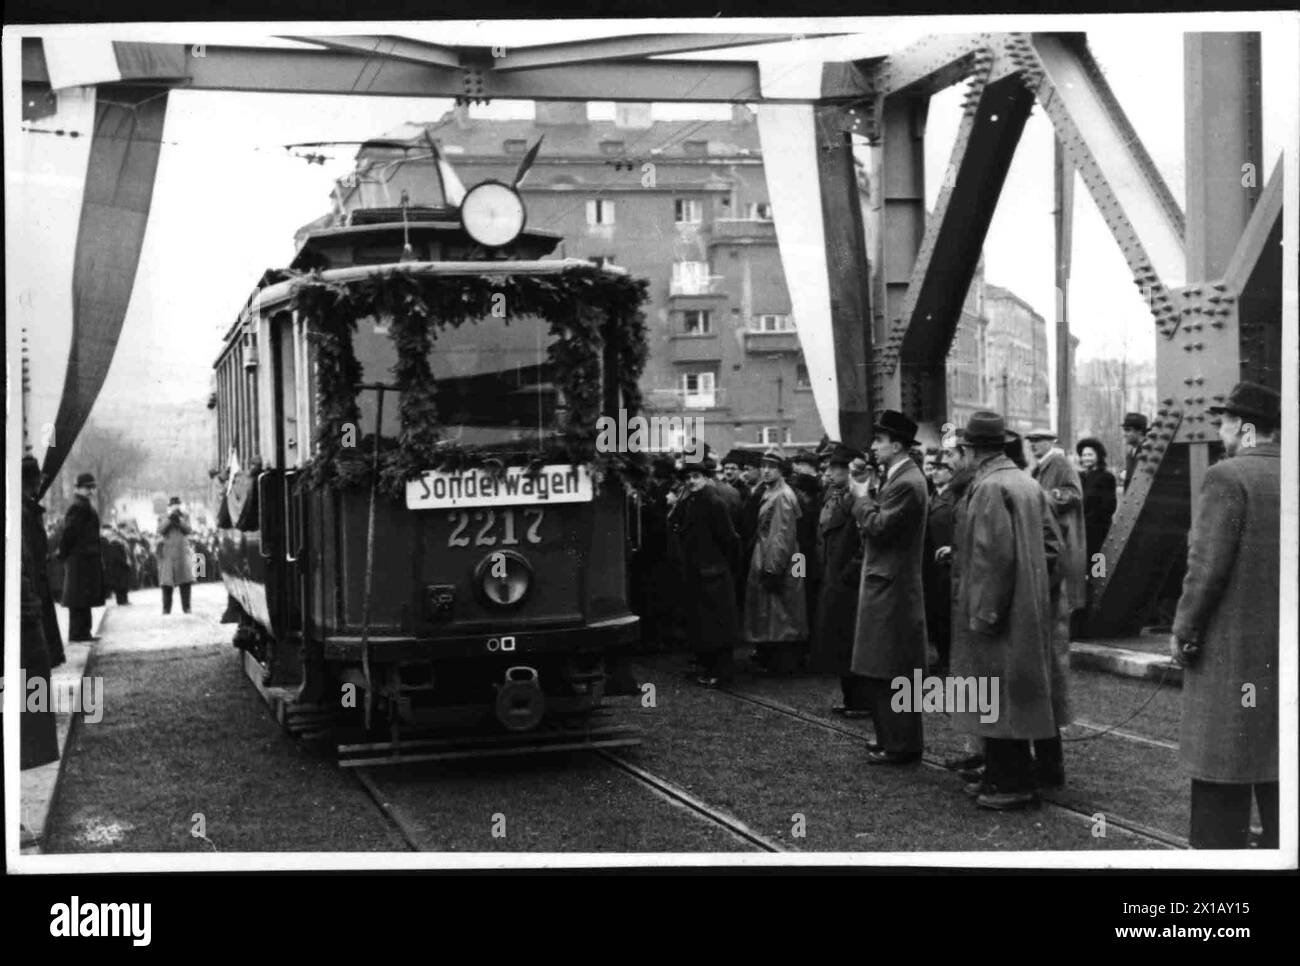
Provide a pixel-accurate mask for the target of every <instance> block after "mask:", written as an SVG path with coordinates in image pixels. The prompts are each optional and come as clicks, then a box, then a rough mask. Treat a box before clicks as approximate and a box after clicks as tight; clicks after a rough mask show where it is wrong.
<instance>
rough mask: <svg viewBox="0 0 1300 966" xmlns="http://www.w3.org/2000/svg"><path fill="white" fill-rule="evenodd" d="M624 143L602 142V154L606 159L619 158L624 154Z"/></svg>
mask: <svg viewBox="0 0 1300 966" xmlns="http://www.w3.org/2000/svg"><path fill="white" fill-rule="evenodd" d="M623 148H624V142H622V141H601V142H600V153H601V154H603V155H605V156H606V157H610V158H612V157H617V156H619V155H621V154H622V153H623Z"/></svg>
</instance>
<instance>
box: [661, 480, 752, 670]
mask: <svg viewBox="0 0 1300 966" xmlns="http://www.w3.org/2000/svg"><path fill="white" fill-rule="evenodd" d="M711 464H712V460H707V461H705V462H702V463H687V464H686V465H685V466H684V467H683V470H682V474H683V476H685V478H686V492H685V493H684V494H683V496H682V497H681V499H679V500H678V501H677V503H676V504H674V506H673V508H672V511H671V512H670V513H669V514H668V527H669V529H670V531H671V533H672V540H671V541H670V546H671V547H672V548H673V553H674V556H675V558H676V563H677V567H678V571H679V573H680V575H681V588H682V592H681V598H680V600H681V608H682V612H683V617H684V623H685V627H686V639H687V643H688V645H689V646H690V648H691V650H692V651H694V652H695V655H696V660H697V661H698V662H699V664H700V668H701V672H702V673H701V675H700V676H699V677H698V678H697V681H698V682H699V683H700V684H702V685H704V686H705V687H718V686H719V685H720V684H725V683H726V682H727V681H728V680H729V679H730V677H731V669H732V656H733V651H734V649H735V646H736V640H737V638H738V637H739V634H738V633H737V621H736V597H735V581H734V578H733V576H732V574H733V573H734V571H735V568H736V566H737V564H738V563H739V561H740V538H739V537H737V536H736V531H735V528H734V527H733V526H732V524H731V515H730V514H729V513H728V512H727V507H726V505H725V504H724V503H723V502H722V499H721V497H720V496H719V495H718V493H717V492H716V491H715V489H714V487H713V486H712V485H711V483H710V479H709V477H710V475H711V473H712V469H713V467H712V465H711Z"/></svg>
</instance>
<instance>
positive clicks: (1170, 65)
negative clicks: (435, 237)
mask: <svg viewBox="0 0 1300 966" xmlns="http://www.w3.org/2000/svg"><path fill="white" fill-rule="evenodd" d="M997 19H998V20H999V21H1001V22H994V21H992V20H990V21H981V22H979V23H978V24H976V23H973V22H972V21H970V20H967V21H966V22H964V23H963V22H961V21H960V20H958V19H954V18H949V19H946V20H944V21H942V22H935V23H933V24H926V23H925V22H923V21H920V20H916V19H910V20H907V21H876V22H870V23H868V22H866V21H862V20H858V21H844V20H840V21H824V22H819V21H777V20H772V21H734V22H728V23H726V24H723V23H720V22H718V21H700V22H688V23H686V24H685V27H686V29H691V30H696V31H703V30H705V29H715V30H725V31H728V32H729V31H737V32H786V31H789V32H790V33H792V34H793V33H796V32H799V33H807V34H812V33H817V32H821V31H825V30H833V31H861V33H858V35H857V36H855V37H854V38H852V39H849V40H836V41H833V42H815V41H804V42H803V43H801V44H799V45H798V47H799V48H802V49H801V50H798V51H796V52H794V53H792V54H789V55H787V56H794V57H802V58H807V57H816V58H817V59H827V60H838V59H846V58H848V57H862V56H872V55H878V54H884V53H888V52H889V51H890V50H892V49H897V48H898V47H899V46H901V45H903V44H906V43H908V42H910V41H912V40H914V39H916V38H917V37H919V36H921V35H923V34H924V33H928V32H941V31H943V30H961V31H969V30H972V29H979V30H1001V29H1056V30H1060V29H1076V30H1078V29H1086V30H1087V31H1088V39H1089V42H1090V45H1091V47H1092V50H1093V52H1094V54H1095V56H1096V57H1097V59H1098V61H1099V62H1100V64H1101V66H1102V68H1103V70H1104V72H1105V74H1106V76H1107V78H1108V79H1109V81H1110V83H1111V85H1112V86H1113V88H1114V90H1115V92H1116V94H1117V96H1118V98H1119V100H1120V102H1121V103H1122V104H1123V106H1124V108H1125V110H1126V111H1127V113H1128V115H1129V117H1130V119H1131V120H1132V123H1133V125H1134V127H1135V128H1136V130H1137V132H1138V134H1139V135H1140V136H1141V138H1142V140H1143V141H1144V143H1145V144H1146V146H1147V148H1148V150H1149V151H1150V153H1151V154H1152V156H1153V157H1154V159H1155V162H1156V164H1157V166H1158V167H1159V169H1160V171H1161V173H1162V174H1163V175H1164V177H1165V179H1166V180H1167V182H1168V183H1169V186H1170V188H1171V190H1172V191H1173V193H1174V196H1175V198H1177V199H1178V200H1179V202H1180V203H1181V202H1182V201H1183V191H1184V185H1183V154H1184V150H1183V65H1182V46H1183V31H1184V30H1185V29H1188V27H1189V25H1190V24H1189V21H1187V20H1186V19H1182V18H1178V17H1175V16H1147V17H1142V18H1138V19H1129V18H1124V17H1119V16H1110V17H1105V18H1099V19H1098V18H1090V19H1088V21H1087V23H1084V22H1082V21H1079V22H1078V23H1076V24H1062V23H1061V22H1060V21H1047V20H1044V19H1043V18H1038V19H1037V20H1036V21H1034V22H1030V21H1028V20H1025V19H1023V18H1022V19H1021V20H1019V21H1011V20H1004V19H1003V18H997ZM1290 24H1291V25H1290V26H1289V27H1288V28H1287V29H1285V30H1284V29H1276V30H1265V31H1264V72H1265V87H1264V114H1265V125H1264V143H1265V158H1266V163H1265V166H1264V171H1263V172H1262V173H1261V184H1262V183H1263V180H1264V179H1266V178H1267V175H1268V172H1269V171H1271V170H1272V166H1273V162H1274V160H1275V159H1276V158H1277V156H1278V154H1279V152H1280V150H1281V146H1282V144H1283V143H1285V142H1286V140H1287V138H1288V137H1289V138H1290V139H1291V143H1294V142H1295V137H1296V135H1295V127H1294V124H1295V113H1296V106H1295V100H1294V93H1295V85H1294V83H1289V81H1291V80H1292V79H1293V78H1294V74H1293V73H1291V70H1292V68H1291V66H1290V65H1288V63H1287V58H1291V59H1293V58H1294V56H1295V50H1296V33H1295V29H1294V21H1291V22H1290ZM672 26H674V24H673V22H664V21H660V22H657V23H648V22H647V23H640V24H638V23H635V22H626V21H625V22H620V23H618V24H615V25H610V24H599V23H595V24H592V23H583V22H559V21H553V22H549V23H536V22H534V23H529V24H526V25H522V26H520V25H513V24H508V23H482V24H478V25H474V24H465V25H453V24H446V25H434V26H429V25H418V24H398V25H394V24H388V25H383V26H382V28H380V27H379V26H378V25H374V27H373V29H374V30H375V32H384V33H395V34H403V35H408V36H417V37H423V38H426V39H429V40H436V41H440V42H444V43H482V44H500V45H503V46H507V47H509V46H519V45H524V44H531V43H540V42H550V41H558V40H563V39H572V38H575V37H581V36H593V35H603V34H615V33H636V32H662V31H667V30H669V29H671V27H672ZM1258 26H1259V22H1258V21H1256V22H1255V27H1256V29H1257V28H1258ZM311 29H312V28H311V27H309V26H302V25H295V26H294V27H293V28H292V29H290V28H288V27H287V26H279V27H276V28H274V29H268V28H266V27H265V26H262V27H256V28H239V27H237V26H232V25H217V26H212V27H208V26H204V25H186V26H185V27H184V28H182V30H181V35H179V36H177V35H176V34H175V33H174V32H173V33H171V34H169V35H168V39H173V40H176V39H181V40H184V41H186V42H205V43H218V42H238V43H245V44H247V43H251V42H259V43H266V44H272V43H280V44H282V43H283V42H280V41H274V40H272V39H271V35H272V34H273V33H275V32H285V33H297V34H301V33H306V32H309V31H310V30H311ZM368 29H371V28H368V27H367V25H364V24H349V25H348V29H347V32H348V33H364V32H367V30H368ZM1219 29H1226V28H1225V27H1220V28H1219ZM143 30H144V28H136V27H131V28H121V27H119V28H115V30H114V32H113V36H115V37H116V38H117V39H127V37H128V34H129V35H130V38H131V39H153V38H152V37H146V36H145V35H144V33H143V32H142V31H143ZM250 30H251V32H250ZM335 30H336V31H337V28H335ZM319 32H324V31H323V30H321V31H319ZM154 36H156V37H157V39H163V36H162V35H161V34H155V35H154ZM758 52H759V48H748V49H747V50H740V51H734V52H730V53H727V54H725V55H724V54H718V55H713V54H709V55H705V56H719V57H722V56H727V57H730V56H737V57H746V56H753V55H755V54H757V53H758ZM692 56H701V55H692ZM762 56H765V57H771V56H773V50H772V49H771V48H767V49H763V50H762ZM961 95H962V88H961V87H958V88H954V89H952V90H950V91H947V92H945V93H944V94H941V95H940V96H938V97H936V98H935V99H934V101H933V102H932V106H931V111H930V115H929V126H928V129H927V134H926V148H927V195H928V198H927V200H928V202H929V203H930V204H933V201H934V198H935V196H936V195H937V193H938V186H939V183H940V181H941V179H942V176H943V172H944V169H945V168H946V166H947V163H948V157H949V151H950V149H951V145H952V141H953V137H954V135H955V132H956V130H957V125H958V122H959V120H960V101H961ZM1288 98H1290V99H1289V100H1288ZM449 106H450V102H449V101H447V100H442V99H429V100H422V99H413V98H374V97H343V96H328V97H327V96H306V95H272V94H233V93H213V92H187V91H184V90H180V91H176V92H174V93H173V94H172V95H171V101H170V104H169V107H168V113H167V124H166V131H165V134H164V138H165V140H166V141H168V142H176V143H175V144H168V145H166V146H165V147H164V149H163V152H162V157H161V161H160V164H159V169H158V177H157V184H156V188H155V192H154V200H153V210H152V214H151V219H150V223H149V228H148V231H147V233H146V237H145V244H144V251H143V253H142V258H141V264H140V270H139V275H138V278H137V280H136V286H135V292H134V295H133V299H132V303H131V307H130V311H129V312H128V317H127V322H126V325H125V328H124V330H123V334H122V340H121V344H120V347H119V350H118V355H117V358H116V359H115V362H114V365H113V369H112V371H111V372H110V375H109V380H108V383H107V385H106V386H105V390H104V395H105V397H109V398H112V397H121V396H126V397H130V398H140V395H141V393H142V390H143V389H145V387H147V391H148V393H149V394H153V395H158V396H166V397H168V398H176V399H179V398H185V397H190V398H192V397H194V396H196V395H201V394H205V393H206V391H207V385H208V379H209V375H210V366H211V363H212V359H213V357H214V355H215V353H216V351H217V349H218V347H219V344H220V336H221V334H222V333H223V332H224V330H225V329H226V327H227V326H228V325H229V324H230V323H231V321H232V320H233V319H234V317H235V315H236V313H237V312H238V311H239V308H240V306H241V304H242V303H243V301H244V299H245V298H246V297H247V295H248V293H249V291H250V290H251V287H252V285H253V282H254V281H255V279H256V278H257V277H258V276H259V275H260V274H261V272H262V271H263V270H264V269H266V268H268V267H273V266H283V265H284V264H286V263H287V262H288V260H289V258H290V257H291V255H292V254H293V245H292V236H293V232H294V230H295V229H296V228H298V227H299V226H300V225H302V224H303V223H305V222H307V221H309V220H311V219H313V218H315V217H317V216H319V215H320V214H322V213H324V212H325V211H326V210H327V208H328V198H329V192H330V189H331V187H332V184H333V181H334V179H335V178H336V177H338V176H340V175H342V174H344V173H345V172H346V171H347V170H349V169H350V168H351V167H352V163H353V155H354V152H355V148H352V147H348V146H339V147H333V148H325V149H324V153H326V154H327V155H329V156H330V160H329V161H327V162H326V163H325V164H324V165H314V164H308V163H307V162H305V161H304V160H301V159H299V158H295V157H292V156H290V155H289V154H287V153H286V151H285V150H284V148H283V145H285V144H286V143H291V142H299V141H329V140H359V139H364V138H367V137H371V136H374V135H377V134H380V133H382V132H384V131H386V130H388V129H390V128H393V127H396V126H397V125H399V124H401V123H402V122H405V121H413V122H421V121H429V120H433V119H436V118H437V117H439V116H440V115H441V114H442V113H443V112H444V111H445V110H447V109H448V108H449ZM529 111H530V106H529V105H527V104H519V103H515V104H509V103H498V104H494V105H493V106H492V107H491V108H490V109H487V110H485V111H480V112H479V113H481V114H482V115H483V116H512V115H513V116H518V115H519V114H521V113H522V114H523V115H524V116H527V114H528V113H529ZM592 113H593V116H606V115H611V114H612V105H609V104H605V105H593V107H592ZM655 115H656V117H659V118H664V119H675V118H690V117H703V116H723V117H725V116H727V115H728V108H727V107H726V106H720V107H719V108H718V109H717V110H716V111H710V110H708V109H701V108H698V107H690V106H675V105H656V106H655ZM1288 125H1289V126H1288ZM26 136H27V137H34V136H35V135H26ZM1052 207H1053V203H1052V129H1051V125H1050V123H1049V122H1048V121H1047V120H1046V117H1045V116H1044V114H1043V112H1042V111H1041V109H1040V108H1038V107H1037V105H1035V109H1034V112H1033V114H1032V115H1031V118H1030V120H1029V123H1028V125H1027V126H1026V129H1025V133H1024V137H1023V139H1022V141H1021V143H1020V148H1019V151H1018V153H1017V155H1016V159H1015V161H1014V163H1013V165H1012V168H1011V172H1010V175H1009V178H1008V181H1007V185H1006V189H1005V190H1004V192H1003V195H1002V198H1001V200H1000V202H999V206H998V209H997V214H996V216H995V218H994V221H993V225H992V229H991V231H990V234H989V237H988V241H987V243H986V247H985V254H986V278H987V280H988V281H990V282H993V283H995V284H998V285H1003V286H1006V287H1008V288H1010V289H1012V290H1014V291H1015V292H1017V293H1018V294H1019V295H1021V296H1022V297H1024V298H1025V299H1027V300H1028V301H1029V302H1030V303H1032V304H1033V305H1034V306H1035V307H1036V308H1037V309H1038V311H1039V312H1040V313H1041V314H1043V315H1044V316H1045V317H1046V318H1047V319H1048V321H1049V328H1050V323H1051V320H1052V317H1053V302H1054V295H1053V292H1054V286H1053V273H1052V262H1053V247H1052V217H1051V212H1052ZM74 223H75V222H74ZM1074 224H1075V235H1074V267H1073V287H1072V299H1071V306H1070V308H1071V317H1072V320H1073V331H1074V334H1076V335H1077V336H1079V338H1080V347H1079V353H1080V357H1083V358H1086V357H1090V356H1097V355H1103V356H1104V355H1115V354H1118V353H1120V352H1122V351H1125V344H1126V343H1127V350H1126V351H1127V352H1128V353H1129V355H1130V356H1131V357H1139V358H1154V352H1155V343H1154V335H1153V323H1152V321H1151V318H1150V315H1149V313H1148V312H1147V310H1146V306H1145V304H1144V303H1143V302H1142V301H1141V299H1140V298H1139V297H1138V295H1137V289H1136V287H1135V286H1134V285H1133V282H1132V280H1131V276H1130V274H1129V272H1128V270H1127V267H1126V266H1125V263H1124V261H1123V258H1122V257H1121V255H1120V252H1119V249H1118V247H1117V246H1116V245H1115V243H1114V241H1113V240H1112V238H1111V236H1110V234H1109V231H1108V230H1107V228H1106V226H1105V224H1104V222H1103V221H1102V220H1101V218H1100V216H1099V215H1098V213H1097V211H1096V208H1095V206H1094V205H1093V202H1092V201H1091V198H1090V197H1089V195H1088V194H1087V192H1086V191H1085V190H1084V188H1083V185H1082V183H1081V182H1079V183H1078V185H1077V187H1076V209H1075V223H1074ZM160 360H167V365H164V366H160V365H159V361H160ZM56 391H57V390H56Z"/></svg>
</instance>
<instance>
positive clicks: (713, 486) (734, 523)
mask: <svg viewBox="0 0 1300 966" xmlns="http://www.w3.org/2000/svg"><path fill="white" fill-rule="evenodd" d="M705 488H706V489H709V490H712V491H713V492H714V493H715V494H717V497H718V499H720V500H721V501H722V505H723V506H725V507H726V508H727V516H728V517H730V518H731V528H732V529H733V530H735V531H736V532H737V533H739V532H740V516H741V513H742V511H743V509H744V505H745V501H744V500H743V499H742V498H741V496H740V491H739V490H737V489H736V488H735V487H734V486H732V485H731V484H730V483H727V482H726V481H725V480H709V481H708V483H706V484H705Z"/></svg>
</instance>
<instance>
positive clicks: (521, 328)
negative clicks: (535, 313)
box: [353, 317, 564, 446]
mask: <svg viewBox="0 0 1300 966" xmlns="http://www.w3.org/2000/svg"><path fill="white" fill-rule="evenodd" d="M506 323H507V320H505V319H498V318H491V317H488V318H481V319H479V320H478V321H477V322H472V323H466V324H465V325H462V326H461V327H460V328H458V329H451V328H448V329H444V330H442V331H441V332H439V333H438V338H437V340H436V341H435V342H434V348H433V352H432V353H431V355H430V358H429V364H430V368H431V369H432V370H433V378H434V383H435V385H436V387H437V407H438V418H439V421H440V423H441V424H442V430H443V437H444V439H449V440H455V441H456V442H458V443H459V444H460V445H462V446H501V445H510V444H515V443H520V444H531V443H536V442H537V441H538V440H539V439H543V440H544V439H547V438H549V437H553V436H555V435H557V432H558V425H559V422H560V419H561V415H562V412H563V407H564V399H563V394H562V392H561V390H560V388H559V386H558V385H557V384H556V380H555V373H554V371H553V367H552V366H551V365H550V364H549V363H548V362H547V348H548V346H549V345H550V343H551V341H552V337H551V335H550V333H549V331H548V328H547V326H546V323H545V322H543V321H541V320H539V319H534V318H528V317H516V318H512V319H510V320H509V324H506ZM353 345H354V346H355V350H356V354H357V360H358V361H359V362H360V363H361V379H362V381H363V382H387V383H391V382H392V381H393V376H392V367H393V364H394V363H395V362H396V361H397V356H396V352H395V350H394V348H393V343H392V341H391V340H390V339H389V338H388V337H387V336H382V335H379V336H376V335H373V334H371V333H370V332H368V331H367V330H366V329H364V328H362V329H359V330H358V332H357V336H356V338H355V340H354V343H353ZM376 395H377V394H376V393H375V392H373V391H364V392H361V393H359V394H358V397H357V405H358V408H359V409H360V411H361V425H360V426H359V427H358V433H357V435H358V438H364V437H367V436H369V435H370V434H372V433H373V432H374V425H375V399H376ZM400 431H401V430H400V420H399V417H398V400H397V399H395V398H393V397H392V396H391V395H389V396H386V397H385V400H384V423H383V433H384V436H385V437H387V438H389V439H396V437H397V434H398V433H399V432H400Z"/></svg>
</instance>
